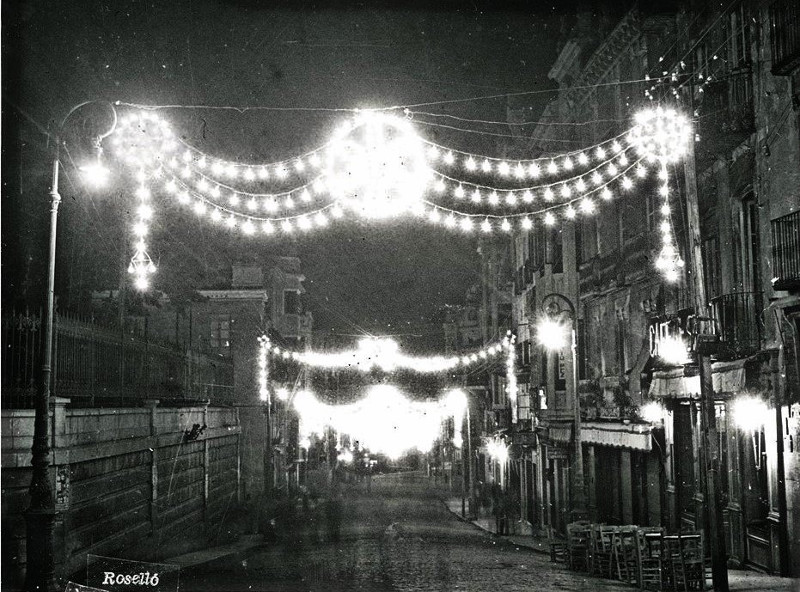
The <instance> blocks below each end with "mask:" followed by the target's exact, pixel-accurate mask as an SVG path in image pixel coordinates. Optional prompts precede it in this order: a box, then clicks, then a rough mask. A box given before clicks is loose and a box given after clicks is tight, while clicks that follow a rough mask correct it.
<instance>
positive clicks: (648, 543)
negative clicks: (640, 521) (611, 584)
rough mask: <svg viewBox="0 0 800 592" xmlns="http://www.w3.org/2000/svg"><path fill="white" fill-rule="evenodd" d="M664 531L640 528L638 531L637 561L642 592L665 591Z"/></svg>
mask: <svg viewBox="0 0 800 592" xmlns="http://www.w3.org/2000/svg"><path fill="white" fill-rule="evenodd" d="M663 536H664V529H663V528H662V527H660V526H657V527H640V528H637V529H636V556H637V557H636V560H637V572H638V581H637V584H638V586H639V589H640V590H658V591H660V590H663V589H664V576H663V573H664V570H663V556H664V548H663V547H664V544H663V540H662V537H663Z"/></svg>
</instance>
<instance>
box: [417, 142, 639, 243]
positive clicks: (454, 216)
mask: <svg viewBox="0 0 800 592" xmlns="http://www.w3.org/2000/svg"><path fill="white" fill-rule="evenodd" d="M645 160H646V159H645V157H642V158H639V159H637V160H635V161H634V162H632V163H630V164H629V165H628V167H626V168H625V169H622V170H621V171H619V170H618V171H617V174H616V175H614V176H613V177H611V178H609V179H607V180H603V181H601V184H600V185H597V186H596V187H593V188H591V189H589V190H588V191H585V192H583V193H580V194H578V195H577V196H575V195H572V196H571V197H570V199H569V201H566V202H559V203H554V204H552V205H548V206H546V207H543V208H538V209H534V210H528V211H524V212H513V213H510V214H504V213H473V212H464V211H461V210H455V209H452V208H448V207H444V206H441V205H439V204H436V203H434V202H431V201H428V200H423V202H422V204H423V205H422V207H421V208H418V209H417V212H416V213H417V214H418V216H420V217H424V218H426V219H427V220H428V221H429V222H431V223H434V224H439V223H442V224H444V226H446V227H449V228H453V229H460V230H462V231H465V232H469V231H472V230H476V229H477V230H480V231H482V232H484V233H491V232H493V231H494V230H496V229H497V222H498V221H499V222H500V225H499V229H500V230H502V231H505V232H510V231H511V230H513V229H514V224H512V221H517V223H518V224H519V227H520V228H521V229H522V230H529V229H530V228H531V227H532V226H533V218H534V217H542V220H543V221H544V223H545V224H547V225H552V224H554V223H555V221H556V217H555V214H556V212H561V213H562V214H563V216H564V217H565V218H568V219H572V218H575V217H576V215H577V214H578V213H583V214H592V213H594V212H595V211H596V209H597V202H596V201H595V200H594V199H592V197H593V196H595V195H599V196H600V198H601V201H609V200H611V199H613V195H614V193H613V192H612V191H611V189H610V187H609V186H610V185H611V184H612V183H615V182H619V185H620V190H621V191H629V190H631V189H632V188H633V186H634V183H635V182H634V175H631V174H630V173H632V172H637V173H636V175H635V176H636V177H641V176H642V174H641V172H640V171H642V170H643V169H642V168H641V167H643V163H644V162H645ZM425 206H427V208H426V207H425Z"/></svg>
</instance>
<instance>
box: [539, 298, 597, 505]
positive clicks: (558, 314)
mask: <svg viewBox="0 0 800 592" xmlns="http://www.w3.org/2000/svg"><path fill="white" fill-rule="evenodd" d="M542 312H543V313H544V316H543V317H542V318H541V319H540V321H539V323H538V325H537V338H538V340H539V343H541V344H542V345H543V346H544V347H545V348H546V349H548V350H550V351H558V350H561V349H563V348H564V347H565V346H566V345H567V341H566V331H567V328H566V326H565V324H564V318H565V317H566V318H568V319H569V322H570V325H569V331H570V349H571V350H572V395H573V408H572V411H573V422H574V434H573V443H574V446H575V450H574V456H575V459H574V464H573V484H572V489H573V492H574V497H573V506H572V514H573V517H574V518H575V519H581V518H584V517H585V516H586V495H585V492H584V479H583V448H582V442H581V400H580V397H579V396H578V338H577V331H576V326H577V323H578V319H577V311H576V310H575V306H574V305H573V304H572V302H571V301H570V300H569V298H567V297H566V296H564V295H563V294H558V293H550V294H547V295H546V296H545V297H544V298H543V299H542Z"/></svg>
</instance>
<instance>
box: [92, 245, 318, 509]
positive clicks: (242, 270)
mask: <svg viewBox="0 0 800 592" xmlns="http://www.w3.org/2000/svg"><path fill="white" fill-rule="evenodd" d="M304 280H305V277H304V276H303V275H302V274H301V273H300V260H299V259H298V258H297V257H277V258H276V259H275V260H274V261H273V262H266V263H265V264H251V263H234V264H233V265H232V266H231V274H230V286H229V287H227V288H215V289H199V290H197V291H196V292H194V293H193V294H191V295H190V296H187V297H185V298H184V299H183V300H180V301H178V300H177V299H173V300H171V299H170V298H169V297H167V296H162V297H161V298H160V299H159V300H158V301H157V302H156V303H155V304H152V305H146V306H145V307H144V309H143V316H142V317H141V318H140V319H139V321H138V322H139V324H141V325H146V327H147V331H148V332H149V333H150V334H151V335H154V336H158V337H159V338H161V339H165V340H169V341H172V342H174V343H183V344H186V347H194V348H198V347H199V348H201V349H202V350H204V351H209V352H212V353H214V354H217V355H220V356H222V357H224V358H226V359H229V360H231V361H232V363H233V373H234V380H233V392H234V393H235V398H234V399H233V400H231V401H230V403H232V404H233V405H235V406H237V407H239V419H240V422H241V426H242V435H241V438H242V447H241V463H242V480H241V486H242V495H243V498H244V500H245V502H248V501H250V502H253V501H255V500H257V499H258V498H259V496H260V495H261V493H262V492H263V491H264V490H265V488H268V489H271V488H272V487H273V486H281V485H283V486H285V485H286V483H287V481H288V480H289V479H290V476H289V472H290V471H291V470H293V469H292V467H293V466H294V462H295V461H296V459H297V451H296V442H295V443H294V444H292V442H293V441H294V440H296V430H292V426H293V421H294V420H293V419H292V418H291V417H290V415H292V414H291V413H290V409H289V407H288V405H289V402H288V400H287V401H284V400H281V399H279V398H277V397H276V396H275V395H276V392H277V391H278V390H280V392H281V393H283V392H284V391H283V390H282V389H287V388H288V389H289V390H291V389H292V388H293V386H294V383H295V378H296V377H295V375H294V374H293V371H292V370H291V369H290V368H285V367H283V366H281V365H279V366H278V367H277V368H276V369H275V373H274V375H273V376H271V395H272V401H271V407H272V408H271V411H272V413H273V414H274V417H273V421H272V422H271V423H272V426H271V427H272V430H271V434H270V438H271V439H272V442H271V443H268V442H267V438H268V432H267V419H266V414H265V413H266V412H265V404H264V402H262V401H261V400H260V399H259V387H258V383H257V364H258V338H259V337H260V336H261V335H264V334H268V335H269V336H270V338H271V339H272V340H273V342H275V343H279V344H280V345H283V346H289V347H292V348H294V349H304V348H305V347H307V345H309V344H310V341H311V335H312V328H313V316H312V314H311V313H310V312H309V311H306V310H305V305H304V302H303V294H304V293H305V288H304V287H303V281H304ZM106 297H107V295H105V294H96V300H101V299H103V298H106ZM134 320H135V319H134ZM287 414H288V415H287ZM267 464H271V466H272V474H270V475H268V476H267V478H265V473H264V471H265V467H266V466H267Z"/></svg>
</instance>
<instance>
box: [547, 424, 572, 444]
mask: <svg viewBox="0 0 800 592" xmlns="http://www.w3.org/2000/svg"><path fill="white" fill-rule="evenodd" d="M547 438H548V440H550V441H551V442H561V443H564V444H569V443H570V442H571V441H572V426H564V427H550V428H548V430H547Z"/></svg>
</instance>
